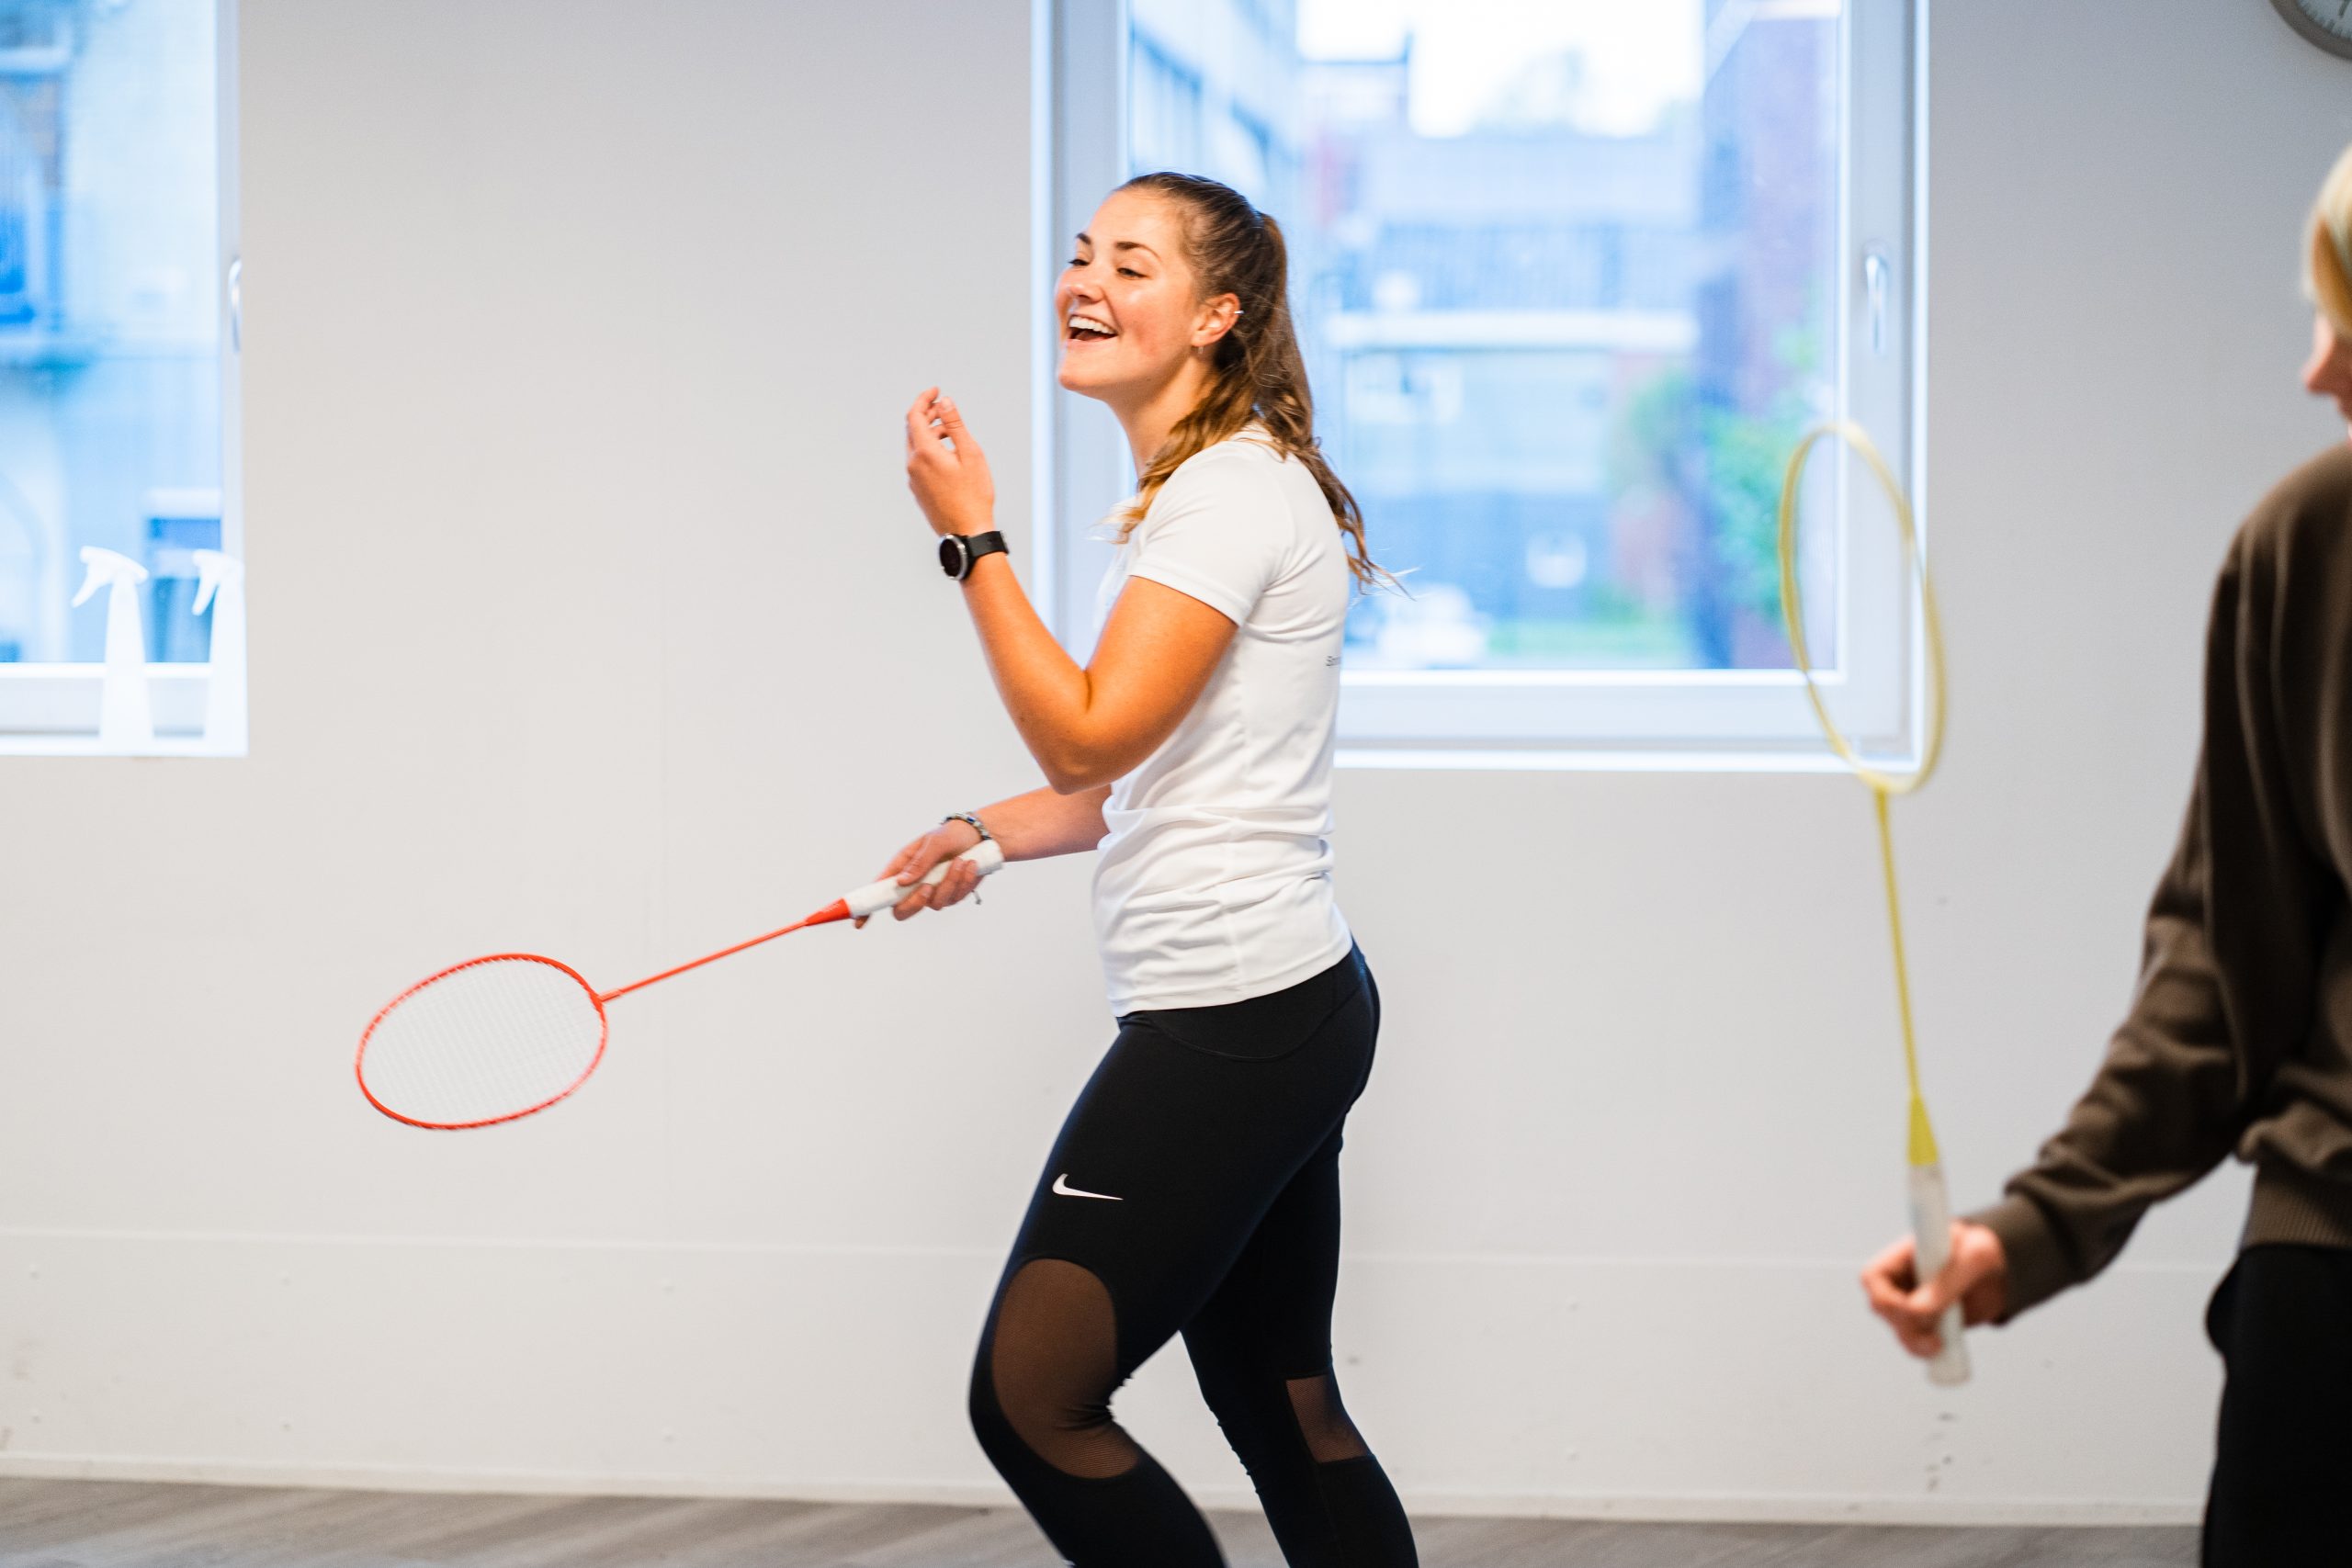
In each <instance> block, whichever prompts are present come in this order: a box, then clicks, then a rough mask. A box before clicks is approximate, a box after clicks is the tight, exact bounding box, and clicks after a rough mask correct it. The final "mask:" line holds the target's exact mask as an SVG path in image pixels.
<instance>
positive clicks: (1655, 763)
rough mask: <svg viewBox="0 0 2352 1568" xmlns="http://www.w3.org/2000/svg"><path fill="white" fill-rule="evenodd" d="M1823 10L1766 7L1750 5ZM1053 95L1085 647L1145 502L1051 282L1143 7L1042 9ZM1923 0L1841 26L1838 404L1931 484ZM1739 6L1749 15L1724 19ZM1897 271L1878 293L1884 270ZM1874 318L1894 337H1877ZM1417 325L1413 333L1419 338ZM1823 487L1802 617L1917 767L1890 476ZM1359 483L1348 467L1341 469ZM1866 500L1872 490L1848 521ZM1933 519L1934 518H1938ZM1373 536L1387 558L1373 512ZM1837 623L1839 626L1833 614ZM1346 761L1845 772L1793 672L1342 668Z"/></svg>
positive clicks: (1836, 703) (1872, 741) (1889, 749)
mask: <svg viewBox="0 0 2352 1568" xmlns="http://www.w3.org/2000/svg"><path fill="white" fill-rule="evenodd" d="M1809 3H1812V0H1754V3H1753V4H1751V5H1749V6H1747V7H1746V14H1748V15H1752V14H1754V13H1756V12H1758V11H1761V10H1764V9H1768V8H1770V7H1771V6H1788V5H1791V4H1798V5H1804V4H1809ZM1034 5H1035V34H1034V36H1035V38H1036V39H1037V48H1038V58H1037V60H1036V61H1035V65H1036V72H1035V80H1036V82H1037V84H1038V86H1037V91H1036V95H1035V102H1034V103H1033V110H1034V113H1035V127H1036V135H1035V164H1034V168H1033V173H1034V175H1035V179H1036V182H1037V184H1036V189H1037V194H1038V199H1037V200H1036V201H1035V203H1034V208H1033V209H1034V210H1035V213H1036V215H1037V222H1036V224H1035V232H1034V234H1033V245H1034V246H1035V254H1036V257H1037V261H1038V266H1037V267H1036V269H1035V276H1037V277H1038V278H1039V279H1040V280H1041V283H1040V287H1039V288H1038V290H1037V296H1038V304H1037V310H1036V332H1035V338H1034V341H1035V344H1036V345H1037V348H1036V357H1035V364H1034V369H1035V407H1036V408H1037V410H1038V415H1039V417H1038V418H1037V420H1036V423H1035V428H1036V430H1037V439H1038V450H1037V452H1036V453H1035V457H1036V459H1037V468H1036V472H1037V473H1038V474H1039V476H1040V478H1041V480H1042V482H1041V483H1040V485H1039V487H1038V498H1037V510H1036V518H1035V523H1036V527H1035V558H1036V560H1035V568H1034V577H1033V581H1035V584H1036V585H1037V590H1038V599H1039V603H1040V604H1041V606H1042V607H1043V608H1044V609H1045V611H1046V619H1047V622H1048V624H1049V625H1051V626H1053V628H1054V629H1055V631H1056V632H1057V635H1058V636H1059V637H1061V639H1062V641H1063V643H1064V644H1065V646H1067V647H1069V649H1071V650H1072V651H1073V652H1074V653H1077V654H1079V655H1080V656H1081V657H1082V656H1083V654H1084V651H1085V649H1086V648H1087V647H1088V646H1089V645H1090V644H1091V640H1092V637H1093V633H1094V627H1095V619H1096V617H1095V606H1094V604H1093V598H1094V592H1095V588H1096V585H1097V584H1098V583H1099V581H1100V580H1101V577H1102V572H1103V567H1104V565H1105V564H1107V562H1108V560H1109V558H1110V551H1109V548H1108V547H1106V546H1104V545H1103V544H1101V543H1099V542H1096V541H1093V540H1091V539H1089V538H1088V537H1087V535H1088V532H1089V530H1090V528H1091V526H1092V525H1093V524H1094V523H1095V522H1097V521H1098V520H1099V517H1100V515H1101V513H1102V511H1103V508H1104V507H1106V506H1107V505H1109V504H1111V503H1112V502H1115V501H1116V500H1117V499H1118V498H1120V497H1121V496H1123V495H1125V493H1127V492H1128V491H1131V490H1132V487H1133V481H1134V472H1133V468H1132V465H1131V463H1130V461H1129V459H1128V457H1127V454H1126V451H1125V446H1124V443H1123V442H1122V441H1121V439H1120V436H1119V432H1118V429H1117V426H1116V424H1115V423H1114V421H1113V420H1112V418H1111V416H1110V414H1109V412H1107V411H1106V410H1104V409H1103V408H1102V407H1101V406H1100V405H1099V404H1095V403H1093V402H1091V400H1086V399H1082V398H1080V397H1078V396H1076V395H1075V394H1072V393H1069V392H1065V391H1063V390H1062V389H1060V388H1059V387H1058V386H1057V385H1056V382H1055V378H1054V366H1055V344H1056V340H1057V336H1058V324H1057V323H1056V322H1055V321H1053V320H1052V319H1051V317H1052V307H1051V302H1050V299H1047V298H1046V296H1047V293H1048V289H1047V288H1046V287H1045V286H1044V280H1049V279H1050V278H1051V277H1052V276H1054V274H1055V272H1056V271H1057V269H1058V267H1059V265H1060V263H1061V261H1062V258H1063V256H1064V254H1066V251H1067V248H1068V246H1069V242H1070V236H1071V235H1073V234H1075V233H1076V232H1077V231H1080V230H1081V229H1083V228H1084V227H1085V226H1086V224H1087V221H1088V220H1089V219H1090V218H1091V214H1092V210H1093V208H1094V205H1095V204H1096V203H1097V202H1099V201H1100V200H1101V198H1102V197H1103V195H1104V194H1105V193H1106V192H1108V191H1109V190H1110V189H1111V188H1112V187H1113V186H1115V185H1117V184H1118V183H1119V181H1120V180H1121V179H1122V178H1123V177H1124V176H1125V164H1126V159H1127V147H1126V125H1127V117H1126V96H1127V82H1126V67H1127V55H1128V51H1127V48H1126V28H1127V7H1126V6H1125V3H1124V0H1034ZM1927 9H1928V6H1927V4H1926V0H1846V4H1845V5H1844V6H1842V8H1841V15H1842V18H1843V19H1842V21H1841V23H1840V26H1839V28H1838V34H1839V49H1838V64H1839V70H1840V73H1841V75H1842V77H1843V80H1844V83H1845V92H1844V94H1843V96H1842V98H1841V102H1840V114H1839V118H1840V132H1841V138H1842V141H1843V144H1844V148H1845V156H1844V158H1843V159H1842V161H1841V164H1840V186H1841V188H1840V191H1839V199H1838V241H1837V247H1838V255H1839V256H1840V257H1842V258H1843V263H1842V265H1841V266H1840V269H1839V272H1840V276H1839V279H1838V299H1837V301H1836V305H1835V310H1836V319H1837V321H1838V323H1839V329H1840V331H1839V342H1838V348H1839V355H1838V405H1839V412H1840V413H1841V414H1842V415H1843V416H1844V417H1846V418H1848V419H1851V420H1854V421H1856V422H1857V423H1860V424H1861V425H1862V426H1863V428H1865V429H1866V430H1868V431H1869V432H1870V433H1871V436H1872V438H1873V439H1874V440H1875V441H1876V443H1877V444H1878V446H1879V447H1880V448H1881V450H1882V452H1883V454H1884V456H1885V457H1886V459H1887V461H1888V463H1889V464H1890V465H1891V466H1892V467H1893V468H1894V472H1895V474H1896V476H1897V478H1898V479H1900V480H1901V481H1902V483H1903V484H1904V487H1905V490H1906V491H1908V492H1909V493H1910V494H1911V495H1912V496H1913V497H1915V498H1916V497H1918V496H1919V495H1920V494H1921V493H1922V489H1923V485H1922V480H1923V479H1924V476H1925V473H1926V443H1925V439H1924V397H1923V395H1922V388H1923V378H1924V368H1925V357H1926V356H1925V353H1924V339H1925V333H1924V327H1925V321H1926V317H1925V297H1926V288H1925V283H1926V245H1925V240H1926V235H1927V211H1926V203H1925V200H1924V199H1923V197H1924V194H1925V171H1926V166H1927V164H1926V145H1925V141H1926V138H1925V127H1926V124H1927V115H1926V73H1925V70H1924V62H1925V59H1926V48H1927ZM1738 14H1740V8H1739V7H1733V8H1730V9H1729V10H1727V11H1726V12H1725V13H1724V16H1726V17H1730V16H1735V15H1738ZM1872 256H1876V257H1878V258H1881V259H1882V260H1883V263H1884V264H1885V279H1886V281H1885V285H1884V288H1883V290H1882V291H1881V293H1880V294H1879V295H1878V297H1877V298H1876V299H1873V297H1872V293H1871V289H1870V288H1869V286H1868V283H1867V281H1866V273H1867V271H1868V270H1869V259H1870V258H1871V257H1872ZM1874 320H1875V324H1876V327H1877V343H1878V346H1877V347H1876V348H1873V346H1872V336H1873V334H1872V328H1873V324H1874ZM1408 327H1409V323H1401V322H1400V323H1399V330H1407V329H1408ZM1813 467H1814V470H1815V474H1816V476H1817V478H1816V479H1815V494H1816V496H1817V497H1818V498H1819V500H1818V501H1817V502H1816V505H1819V504H1821V502H1834V512H1832V513H1831V514H1830V516H1829V517H1828V519H1827V521H1828V524H1829V526H1827V527H1824V526H1823V521H1822V516H1821V513H1819V512H1818V511H1816V512H1814V513H1809V514H1808V531H1809V533H1812V534H1813V535H1814V536H1815V537H1819V538H1825V539H1830V540H1834V547H1835V548H1837V549H1838V551H1839V553H1840V556H1841V567H1842V570H1840V571H1839V572H1838V593H1837V595H1836V596H1835V599H1836V602H1835V603H1834V604H1826V605H1824V604H1807V606H1806V612H1807V621H1808V624H1809V626H1814V627H1815V628H1817V629H1818V630H1826V629H1828V628H1830V627H1831V626H1835V628H1836V632H1837V635H1836V637H1835V638H1834V639H1826V638H1819V637H1818V631H1817V632H1816V640H1822V641H1834V646H1835V648H1836V649H1837V650H1838V652H1837V655H1836V663H1835V666H1834V667H1832V668H1827V669H1824V670H1822V671H1819V672H1818V678H1819V680H1820V682H1821V684H1822V685H1823V687H1824V689H1825V691H1827V692H1828V693H1829V694H1830V700H1831V702H1832V705H1833V707H1834V709H1835V711H1836V712H1837V713H1838V716H1839V719H1840V722H1841V723H1843V724H1845V725H1846V726H1847V727H1848V729H1849V734H1850V735H1851V736H1852V737H1853V738H1854V739H1855V740H1856V741H1857V742H1858V743H1859V744H1860V747H1861V748H1862V750H1864V752H1865V753H1866V754H1867V755H1869V756H1871V758H1872V759H1873V760H1874V761H1883V763H1885V764H1886V765H1888V766H1893V767H1899V766H1901V765H1902V764H1903V763H1904V761H1905V760H1906V759H1909V758H1911V757H1914V756H1915V755H1916V752H1917V742H1918V731H1919V728H1920V721H1921V719H1922V717H1923V715H1924V705H1925V700H1926V699H1925V695H1924V693H1925V680H1924V677H1925V673H1926V667H1925V655H1924V650H1923V648H1922V627H1921V626H1920V625H1919V621H1918V616H1917V614H1916V609H1915V605H1914V593H1913V591H1912V589H1911V586H1910V584H1909V582H1908V581H1906V579H1907V575H1908V574H1907V570H1906V565H1905V555H1904V551H1903V546H1902V542H1901V539H1900V536H1899V535H1898V534H1897V532H1896V530H1895V528H1894V525H1893V522H1892V519H1891V518H1889V517H1888V516H1887V515H1886V514H1885V511H1884V508H1883V505H1881V504H1879V503H1878V502H1875V500H1874V499H1873V495H1872V482H1871V479H1870V477H1869V475H1868V473H1867V472H1866V471H1865V470H1863V469H1862V468H1861V467H1860V464H1859V463H1858V462H1856V461H1854V460H1852V459H1851V458H1850V457H1845V456H1844V454H1843V451H1842V448H1838V447H1835V446H1831V447H1828V448H1826V449H1816V453H1815V459H1814V465H1813ZM1344 477H1345V476H1344V475H1343V476H1342V478H1344ZM1849 496H1859V497H1862V498H1864V499H1865V500H1867V501H1869V502H1870V504H1869V505H1868V506H1867V507H1866V508H1858V509H1855V518H1856V523H1857V525H1856V526H1852V527H1849V526H1847V525H1846V523H1847V514H1848V511H1849V508H1848V506H1847V504H1846V502H1847V498H1848V497H1849ZM1919 520H1920V526H1921V528H1922V530H1923V532H1924V530H1925V528H1926V516H1925V509H1924V507H1922V508H1921V509H1920V519H1919ZM1377 547H1378V532H1377V519H1376V518H1375V519H1374V549H1375V552H1376V551H1377ZM1831 617H1834V620H1833V619H1832V618H1831ZM1341 682H1342V684H1341V693H1342V694H1341V702H1340V743H1339V744H1340V750H1339V757H1338V760H1339V761H1340V765H1341V766H1357V767H1398V766H1401V767H1416V768H1430V767H1436V768H1517V769H1588V768H1590V769H1649V770H1724V771H1730V770H1739V769H1766V770H1788V771H1812V770H1820V769H1829V768H1835V767H1838V766H1839V765H1840V764H1839V763H1838V761H1837V760H1836V759H1835V758H1834V757H1833V756H1831V755H1830V754H1829V751H1828V750H1827V748H1826V745H1825V744H1824V743H1823V742H1822V739H1821V736H1820V731H1819V729H1818V728H1817V725H1816V721H1815V717H1814V715H1813V711H1812V708H1811V706H1810V705H1808V703H1807V702H1806V700H1805V694H1804V682H1803V681H1802V679H1801V678H1800V677H1799V676H1798V675H1797V674H1796V673H1795V672H1794V671H1466V670H1465V671H1457V670H1438V671H1397V670H1360V669H1358V670H1347V671H1343V673H1342V676H1341Z"/></svg>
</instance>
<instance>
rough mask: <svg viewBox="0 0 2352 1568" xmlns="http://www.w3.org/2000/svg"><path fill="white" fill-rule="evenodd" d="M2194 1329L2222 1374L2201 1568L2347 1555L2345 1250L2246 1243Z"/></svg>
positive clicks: (2350, 1372) (2350, 1527)
mask: <svg viewBox="0 0 2352 1568" xmlns="http://www.w3.org/2000/svg"><path fill="white" fill-rule="evenodd" d="M2205 1328H2206V1332H2207V1334H2209V1335H2210V1336H2211V1337H2212V1341H2213V1347H2214V1348H2216V1349H2218V1350H2219V1351H2221V1352H2222V1362H2223V1364H2224V1365H2225V1366H2226V1367H2227V1369H2228V1374H2229V1375H2228V1380H2227V1382H2225V1383H2224V1384H2223V1386H2222V1420H2221V1431H2220V1434H2219V1436H2220V1442H2219V1444H2218V1445H2217V1447H2218V1450H2219V1451H2218V1452H2217V1454H2216V1455H2215V1458H2214V1461H2213V1489H2212V1493H2211V1495H2210V1496H2209V1497H2208V1498H2207V1499H2206V1503H2205V1553H2204V1559H2203V1561H2204V1563H2205V1568H2343V1565H2344V1564H2345V1563H2346V1562H2352V1426H2347V1424H2346V1411H2347V1410H2352V1251H2346V1250H2344V1249H2342V1248H2339V1247H2288V1246H2262V1247H2247V1248H2246V1249H2245V1251H2244V1252H2243V1253H2240V1254H2239V1255H2238V1260H2237V1263H2236V1264H2235V1266H2233V1268H2232V1269H2230V1272H2229V1277H2228V1278H2226V1279H2224V1280H2222V1288H2221V1289H2220V1290H2218V1291H2216V1292H2213V1304H2212V1306H2211V1309H2209V1310H2208V1311H2207V1313H2206V1314H2205Z"/></svg>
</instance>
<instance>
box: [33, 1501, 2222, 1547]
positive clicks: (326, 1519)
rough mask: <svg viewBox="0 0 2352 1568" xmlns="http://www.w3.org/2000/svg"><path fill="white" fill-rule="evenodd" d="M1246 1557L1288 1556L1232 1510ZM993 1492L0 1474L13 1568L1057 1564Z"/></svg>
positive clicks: (1933, 1542)
mask: <svg viewBox="0 0 2352 1568" xmlns="http://www.w3.org/2000/svg"><path fill="white" fill-rule="evenodd" d="M1216 1524H1217V1531H1218V1533H1219V1534H1220V1535H1222V1536H1223V1537H1224V1538H1225V1540H1226V1544H1227V1551H1229V1552H1230V1554H1231V1556H1232V1560H1233V1568H1281V1563H1282V1558H1281V1557H1280V1555H1278V1554H1277V1553H1276V1552H1275V1551H1274V1549H1273V1544H1272V1540H1270V1539H1269V1538H1268V1537H1267V1535H1266V1529H1265V1526H1264V1525H1263V1524H1262V1523H1261V1522H1260V1521H1258V1520H1256V1519H1252V1518H1244V1517H1240V1516H1238V1515H1220V1516H1218V1517H1217V1521H1216ZM1414 1529H1415V1531H1416V1533H1417V1535H1418V1536H1419V1540H1420V1548H1421V1562H1423V1563H1424V1564H1426V1565H1427V1568H1554V1565H1555V1564H1558V1565H1563V1568H1574V1565H1577V1564H1589V1565H1590V1568H1767V1565H1769V1568H1861V1565H1863V1564H1879V1563H1883V1564H1889V1565H1896V1568H2043V1565H2045V1564H2046V1565H2048V1568H2060V1565H2061V1564H2064V1568H2177V1565H2179V1564H2183V1563H2193V1562H2195V1561H2196V1560H2197V1537H2196V1532H2195V1531H2194V1530H2188V1529H1967V1530H1953V1529H1874V1528H1867V1527H1858V1526H1840V1527H1837V1528H1831V1527H1826V1526H1813V1525H1632V1524H1596V1523H1585V1522H1578V1521H1561V1520H1538V1519H1426V1520H1420V1521H1417V1522H1416V1524H1415V1526H1414ZM1057 1561H1058V1560H1057V1558H1056V1557H1055V1556H1054V1555H1053V1553H1052V1552H1051V1551H1048V1550H1047V1549H1046V1546H1045V1544H1044V1543H1043V1542H1042V1541H1041V1540H1039V1539H1038V1537H1037V1533H1036V1531H1035V1529H1033V1528H1032V1527H1031V1525H1030V1524H1029V1522H1028V1521H1027V1520H1026V1519H1025V1518H1023V1517H1020V1516H1019V1515H1015V1514H1007V1513H1000V1512H993V1511H989V1510H984V1509H978V1508H919V1507H910V1506H896V1505H883V1506H838V1505H830V1504H815V1503H749V1502H716V1501H701V1500H695V1501H680V1500H676V1499H662V1498H635V1497H499V1496H481V1495H463V1496H436V1495H418V1494H414V1493H390V1492H321V1491H308V1490H297V1489H292V1488H262V1487H242V1486H184V1485H164V1484H153V1483H136V1482H110V1481H9V1480H0V1568H313V1565H317V1568H414V1565H419V1564H425V1563H432V1564H436V1565H449V1568H456V1565H462V1568H651V1565H654V1564H661V1565H664V1568H1056V1565H1057Z"/></svg>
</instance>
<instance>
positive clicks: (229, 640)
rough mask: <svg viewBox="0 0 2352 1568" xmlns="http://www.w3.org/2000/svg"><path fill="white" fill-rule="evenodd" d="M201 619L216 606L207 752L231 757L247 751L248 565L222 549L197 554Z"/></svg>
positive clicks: (207, 698) (206, 723)
mask: <svg viewBox="0 0 2352 1568" xmlns="http://www.w3.org/2000/svg"><path fill="white" fill-rule="evenodd" d="M194 553H195V556H196V607H195V613H196V614H197V615H202V614H204V610H205V606H206V605H208V604H209V605H210V606H211V607H212V673H211V676H210V678H209V680H208V681H207V682H205V694H204V749H205V750H208V751H218V752H222V753H225V754H227V755H229V756H232V757H235V756H242V755H243V753H244V750H245V563H244V562H243V561H241V560H239V559H238V558H236V557H234V556H228V555H222V554H221V553H220V551H219V550H198V551H196V552H194Z"/></svg>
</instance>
